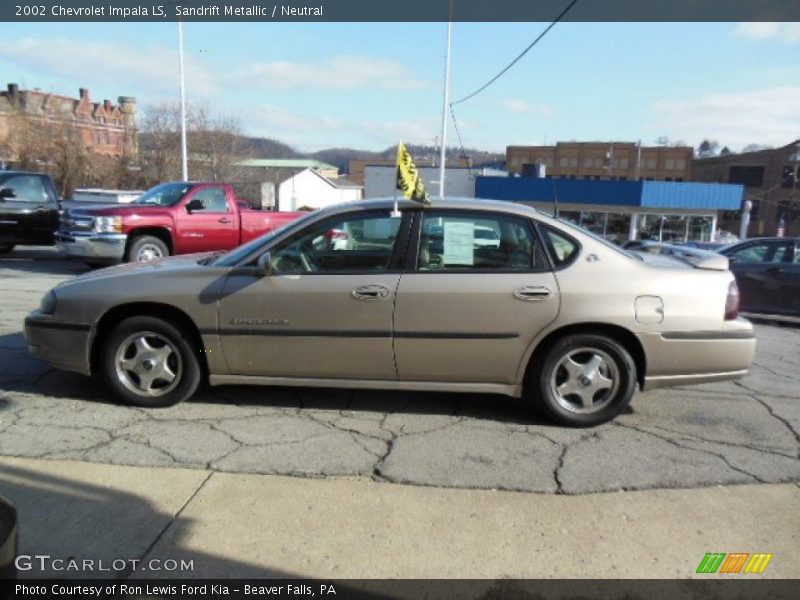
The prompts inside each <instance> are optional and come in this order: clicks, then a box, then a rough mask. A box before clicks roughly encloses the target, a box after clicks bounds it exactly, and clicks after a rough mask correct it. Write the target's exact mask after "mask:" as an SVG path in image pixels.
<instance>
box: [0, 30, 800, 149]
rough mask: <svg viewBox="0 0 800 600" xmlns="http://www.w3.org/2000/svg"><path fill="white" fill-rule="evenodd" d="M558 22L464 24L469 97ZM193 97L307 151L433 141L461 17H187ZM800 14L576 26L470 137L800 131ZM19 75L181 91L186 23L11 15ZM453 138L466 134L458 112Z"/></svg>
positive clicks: (98, 95)
mask: <svg viewBox="0 0 800 600" xmlns="http://www.w3.org/2000/svg"><path fill="white" fill-rule="evenodd" d="M545 26H546V24H544V23H455V24H454V25H453V45H452V88H451V89H452V98H451V99H453V100H457V99H459V98H462V97H464V96H466V95H467V94H469V93H471V92H472V91H474V90H475V89H476V88H478V87H479V86H481V85H482V84H484V83H485V82H486V81H488V80H489V79H490V78H491V77H492V76H494V75H495V74H496V73H497V72H498V71H499V70H500V69H501V68H502V67H504V66H505V65H506V64H507V63H508V62H510V61H511V60H512V59H513V58H514V57H515V56H516V55H517V54H518V53H519V52H521V51H522V49H524V48H525V47H526V46H527V45H528V44H529V43H530V42H531V41H532V40H533V39H534V38H535V37H536V36H537V35H538V34H539V33H540V32H541V31H542V30H543V29H544V27H545ZM184 27H185V29H184V31H185V48H186V61H187V63H186V64H187V94H188V98H189V100H190V101H191V102H196V103H201V104H204V105H205V106H207V107H208V108H210V109H212V110H213V111H216V112H218V113H223V114H226V115H233V116H236V117H237V118H238V119H239V122H240V125H241V128H242V130H243V132H244V133H246V134H248V135H257V136H265V137H273V138H276V139H279V140H281V141H284V142H286V143H289V144H291V145H293V146H294V147H295V148H296V149H298V150H301V151H313V150H318V149H321V148H326V147H334V146H348V147H355V148H360V149H365V150H382V149H385V148H386V147H389V146H391V145H393V144H395V143H397V142H398V141H399V140H403V141H405V142H409V143H422V144H433V143H434V137H435V136H437V135H439V133H440V128H441V108H442V93H443V79H444V62H445V60H444V56H445V44H446V31H447V25H446V24H445V23H422V24H404V23H352V24H349V23H347V24H336V23H321V24H290V23H217V24H202V23H187V24H185V26H184ZM798 59H800V23H786V24H770V23H759V24H752V23H751V24H746V23H745V24H738V23H652V24H646V23H559V24H558V25H556V26H555V27H554V28H553V29H552V30H551V32H550V33H549V34H548V35H547V36H546V37H545V38H544V39H543V40H542V41H541V42H540V43H539V44H538V45H537V46H536V47H534V48H533V50H531V52H529V53H528V54H527V55H526V56H525V57H524V58H523V59H522V60H521V61H520V62H518V63H517V64H516V65H515V66H514V67H513V68H512V69H511V70H510V71H509V72H508V73H507V74H506V75H504V76H503V77H502V78H501V79H500V80H499V81H498V82H497V83H495V84H494V85H492V86H491V87H489V88H488V89H487V90H486V91H484V92H482V93H481V94H480V95H478V96H476V97H475V98H474V99H472V100H469V101H467V102H465V103H463V104H460V105H458V106H456V116H457V119H458V124H459V129H460V132H461V135H462V138H463V142H464V145H465V146H468V147H477V148H482V149H486V150H495V151H503V150H504V149H505V147H506V146H507V145H516V144H540V143H544V142H547V143H550V144H552V143H554V142H556V141H567V140H610V139H614V140H626V141H636V140H638V139H641V140H642V142H643V143H645V144H651V143H653V142H654V141H655V140H656V138H658V137H659V136H666V137H668V138H669V139H670V140H671V141H678V140H682V141H684V142H687V143H689V144H692V145H695V146H696V145H697V144H698V143H699V142H700V141H701V140H702V139H704V138H710V139H715V140H718V141H719V142H720V144H721V145H728V146H729V147H730V148H731V149H732V150H739V149H741V147H743V146H745V145H747V144H751V143H758V144H768V145H773V146H780V145H784V144H786V143H788V142H790V141H792V140H794V139H797V138H798V137H800V60H798ZM0 72H2V73H3V78H4V80H5V81H0V85H2V84H4V83H8V82H16V83H19V84H20V85H21V86H23V87H26V88H41V89H42V90H44V91H52V92H55V93H59V94H65V95H70V96H76V95H77V90H78V88H79V87H86V88H89V89H90V90H91V93H92V99H94V100H102V99H104V98H110V99H112V100H114V101H115V102H116V98H117V96H120V95H125V96H135V97H136V98H137V100H138V101H139V105H140V107H141V109H142V110H146V109H147V107H148V105H153V104H155V103H158V102H161V101H164V100H167V101H169V100H177V98H178V94H179V88H178V54H177V25H176V24H175V23H92V24H88V23H87V24H67V23H64V24H58V23H35V24H34V23H24V24H19V23H6V24H5V27H4V31H3V43H2V44H0ZM449 125H450V128H449V133H448V142H449V143H448V145H450V142H453V140H454V139H455V135H454V132H453V128H452V121H450V122H449Z"/></svg>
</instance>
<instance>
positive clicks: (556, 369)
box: [530, 334, 636, 427]
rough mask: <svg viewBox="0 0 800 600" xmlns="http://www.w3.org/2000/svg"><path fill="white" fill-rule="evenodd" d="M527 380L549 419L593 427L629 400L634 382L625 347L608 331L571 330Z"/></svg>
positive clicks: (629, 359)
mask: <svg viewBox="0 0 800 600" xmlns="http://www.w3.org/2000/svg"><path fill="white" fill-rule="evenodd" d="M530 383H531V386H530V387H531V389H532V391H533V392H534V393H535V394H537V396H538V400H539V402H540V403H541V406H542V407H543V408H544V409H545V411H546V412H547V413H548V414H549V415H550V416H551V417H552V418H553V419H555V420H556V421H558V422H559V423H561V424H563V425H568V426H571V427H592V426H594V425H599V424H600V423H605V422H606V421H610V420H611V419H613V418H614V417H616V416H617V415H618V414H619V413H620V412H621V411H622V410H623V409H624V408H625V407H626V406H628V404H629V403H630V401H631V398H633V394H634V391H635V388H636V365H635V364H634V362H633V358H631V355H630V353H629V352H628V351H627V350H626V349H625V347H624V346H622V345H621V344H620V343H618V342H617V341H615V340H613V339H611V338H609V337H606V336H604V335H594V334H580V335H569V336H566V337H564V338H562V339H560V340H558V341H556V342H555V344H553V345H552V346H551V347H550V348H549V350H548V352H547V354H546V355H545V357H544V360H543V361H542V362H541V363H540V365H539V367H538V368H537V369H536V370H535V371H534V372H533V377H532V380H531V382H530Z"/></svg>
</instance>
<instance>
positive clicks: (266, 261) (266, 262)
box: [256, 252, 272, 277]
mask: <svg viewBox="0 0 800 600" xmlns="http://www.w3.org/2000/svg"><path fill="white" fill-rule="evenodd" d="M256 272H257V273H258V276H259V277H268V276H269V275H272V254H271V253H269V252H264V254H262V255H261V256H259V257H258V262H256Z"/></svg>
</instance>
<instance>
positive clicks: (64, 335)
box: [24, 311, 92, 375]
mask: <svg viewBox="0 0 800 600" xmlns="http://www.w3.org/2000/svg"><path fill="white" fill-rule="evenodd" d="M24 333H25V340H26V341H27V342H28V352H30V354H31V355H32V356H35V357H36V358H40V359H42V360H44V361H46V362H49V363H50V364H51V365H53V366H54V367H56V368H58V369H64V370H65V371H76V372H78V373H82V374H83V375H91V363H90V356H89V350H90V347H91V338H92V326H91V325H88V324H85V323H72V322H68V321H59V320H56V319H54V318H53V317H51V316H49V315H43V314H41V313H39V312H38V311H34V312H32V313H31V314H30V315H28V316H27V317H26V318H25V328H24Z"/></svg>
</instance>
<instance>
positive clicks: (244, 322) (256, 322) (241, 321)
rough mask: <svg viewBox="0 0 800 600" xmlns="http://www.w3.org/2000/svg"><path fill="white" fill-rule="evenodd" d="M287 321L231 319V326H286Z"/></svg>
mask: <svg viewBox="0 0 800 600" xmlns="http://www.w3.org/2000/svg"><path fill="white" fill-rule="evenodd" d="M288 324H289V320H288V319H245V318H239V319H232V320H231V325H288Z"/></svg>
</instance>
